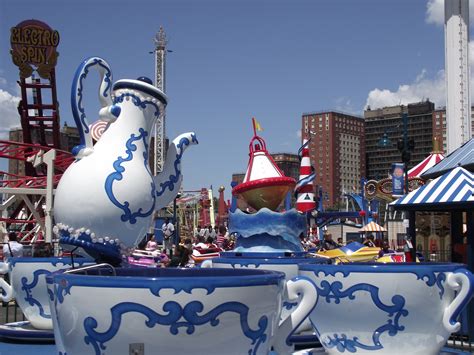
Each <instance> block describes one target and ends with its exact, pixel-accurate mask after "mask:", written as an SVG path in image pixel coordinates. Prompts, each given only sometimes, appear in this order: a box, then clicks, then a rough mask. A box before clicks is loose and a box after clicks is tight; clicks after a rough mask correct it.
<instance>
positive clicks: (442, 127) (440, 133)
mask: <svg viewBox="0 0 474 355" xmlns="http://www.w3.org/2000/svg"><path fill="white" fill-rule="evenodd" d="M471 117H472V119H471V137H472V136H474V106H472V107H471ZM434 137H436V138H437V139H438V142H439V147H440V149H441V150H442V151H443V152H444V153H445V154H446V151H447V144H446V107H443V108H438V109H436V110H434V111H433V138H434Z"/></svg>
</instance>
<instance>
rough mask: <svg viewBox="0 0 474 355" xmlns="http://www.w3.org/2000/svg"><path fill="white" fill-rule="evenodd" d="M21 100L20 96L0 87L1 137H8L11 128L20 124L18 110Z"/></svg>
mask: <svg viewBox="0 0 474 355" xmlns="http://www.w3.org/2000/svg"><path fill="white" fill-rule="evenodd" d="M19 101H20V98H19V97H17V96H13V95H12V94H10V93H9V92H8V91H5V90H2V89H0V122H1V123H0V139H8V132H9V130H10V129H11V128H12V127H18V126H19V125H20V117H19V115H18V110H17V106H18V102H19Z"/></svg>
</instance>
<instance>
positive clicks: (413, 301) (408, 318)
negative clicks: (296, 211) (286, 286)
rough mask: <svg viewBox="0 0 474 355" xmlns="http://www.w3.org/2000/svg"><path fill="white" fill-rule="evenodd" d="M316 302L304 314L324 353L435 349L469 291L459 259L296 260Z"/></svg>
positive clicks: (423, 354)
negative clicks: (315, 294) (330, 262)
mask: <svg viewBox="0 0 474 355" xmlns="http://www.w3.org/2000/svg"><path fill="white" fill-rule="evenodd" d="M300 275H303V276H306V277H308V278H311V280H312V281H313V282H314V283H315V284H316V288H317V289H318V302H317V304H316V307H315V308H314V310H313V312H311V315H310V320H311V323H312V324H313V326H314V329H315V330H316V333H317V334H318V337H319V340H320V341H321V343H322V345H323V346H324V347H325V349H326V351H327V352H328V353H329V354H343V353H344V354H346V353H357V354H369V353H370V354H410V355H414V354H419V355H429V354H439V351H440V349H441V348H442V347H443V346H444V344H445V343H446V341H447V339H448V337H449V335H450V334H451V333H453V332H456V331H458V330H459V327H460V323H458V322H457V321H456V319H457V317H458V316H459V314H460V312H461V311H462V309H463V308H464V306H466V304H467V303H468V302H469V300H470V299H471V297H472V294H473V292H474V278H473V275H472V274H471V273H470V272H469V271H468V270H466V269H465V268H464V266H463V265H460V264H449V263H389V264H381V263H353V264H339V265H322V264H320V265H318V264H304V265H300Z"/></svg>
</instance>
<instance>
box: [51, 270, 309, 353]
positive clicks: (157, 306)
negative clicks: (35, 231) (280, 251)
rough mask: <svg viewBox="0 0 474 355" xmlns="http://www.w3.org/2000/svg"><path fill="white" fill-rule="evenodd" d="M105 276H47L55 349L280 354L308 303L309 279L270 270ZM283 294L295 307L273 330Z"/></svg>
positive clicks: (139, 272)
mask: <svg viewBox="0 0 474 355" xmlns="http://www.w3.org/2000/svg"><path fill="white" fill-rule="evenodd" d="M107 270H108V269H107ZM107 270H105V271H104V270H100V271H101V272H102V274H101V275H102V276H100V275H99V274H98V270H95V271H94V270H91V271H88V273H87V274H86V273H85V272H84V273H81V274H77V273H55V274H53V275H50V276H48V277H47V282H48V288H49V290H50V295H51V306H52V307H53V308H54V319H53V322H54V326H55V337H56V343H57V344H60V350H61V351H64V352H66V353H67V354H68V355H75V354H98V355H99V354H100V355H101V354H104V355H106V354H114V355H115V354H129V351H130V349H131V347H132V346H137V347H141V348H143V349H144V352H145V353H146V354H178V353H179V354H188V353H193V354H268V353H269V351H270V349H271V348H272V347H273V348H274V349H275V350H277V351H278V352H279V353H280V354H286V353H288V351H287V348H286V347H287V345H286V344H284V342H282V341H281V340H282V339H286V337H287V335H288V334H289V333H290V332H291V331H292V330H293V329H294V327H296V326H297V325H298V324H299V323H300V322H301V321H302V320H303V319H304V318H305V317H307V315H308V314H309V313H310V312H311V310H312V308H313V307H314V304H315V303H316V290H315V287H314V285H313V284H312V283H311V282H310V281H309V280H307V279H304V278H300V279H294V280H291V281H286V280H285V275H284V274H283V273H280V272H274V271H266V270H246V269H240V270H232V269H198V268H195V269H144V268H123V269H115V273H116V274H115V275H113V272H112V271H110V270H109V271H107ZM105 272H109V273H110V274H108V276H104V273H105ZM105 275H106V274H105ZM285 292H288V293H289V294H290V295H291V296H292V297H296V296H297V295H298V294H300V295H301V296H302V301H301V302H300V306H299V307H297V308H296V309H295V310H294V312H293V313H292V314H291V316H290V317H288V321H286V322H283V323H281V324H279V323H280V322H279V319H280V310H281V304H282V301H283V294H284V293H285ZM58 338H59V339H58ZM131 344H133V345H131Z"/></svg>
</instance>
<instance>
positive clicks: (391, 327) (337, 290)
mask: <svg viewBox="0 0 474 355" xmlns="http://www.w3.org/2000/svg"><path fill="white" fill-rule="evenodd" d="M316 288H317V290H318V296H319V300H318V303H319V302H321V300H325V301H326V303H328V304H329V303H331V301H334V303H335V304H339V303H340V302H341V299H344V298H348V299H349V300H353V299H355V298H356V295H355V293H356V292H360V293H361V294H360V297H367V296H370V297H371V299H372V302H373V303H374V305H375V306H376V307H377V308H378V309H380V310H381V311H383V312H385V313H387V322H386V323H385V324H382V325H380V326H379V327H377V328H376V329H374V330H373V335H372V342H373V343H372V344H364V343H361V342H360V341H359V340H358V338H357V337H353V338H351V339H350V338H348V337H347V335H346V334H344V333H342V334H334V335H333V337H330V336H328V337H327V339H322V340H321V341H322V342H323V343H324V345H325V346H326V347H327V348H333V347H336V348H337V350H338V351H340V352H344V351H345V350H347V351H348V352H351V353H353V352H357V348H360V349H364V350H378V349H382V348H383V344H382V343H381V342H380V336H381V335H382V334H383V333H385V332H388V334H389V335H390V336H395V335H397V333H398V332H400V331H403V330H404V329H405V327H404V326H403V325H400V324H399V321H400V318H401V317H402V316H403V317H406V316H408V310H407V309H405V308H404V307H405V298H404V297H403V296H401V295H395V296H393V297H392V300H391V301H392V305H389V304H385V303H383V302H382V301H381V300H380V297H379V288H378V287H376V286H374V285H371V284H367V283H360V284H355V285H353V286H351V287H349V288H348V289H346V290H343V284H342V283H341V282H340V281H335V282H332V283H330V282H328V281H322V282H321V283H320V285H319V286H316ZM365 293H368V295H365Z"/></svg>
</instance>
